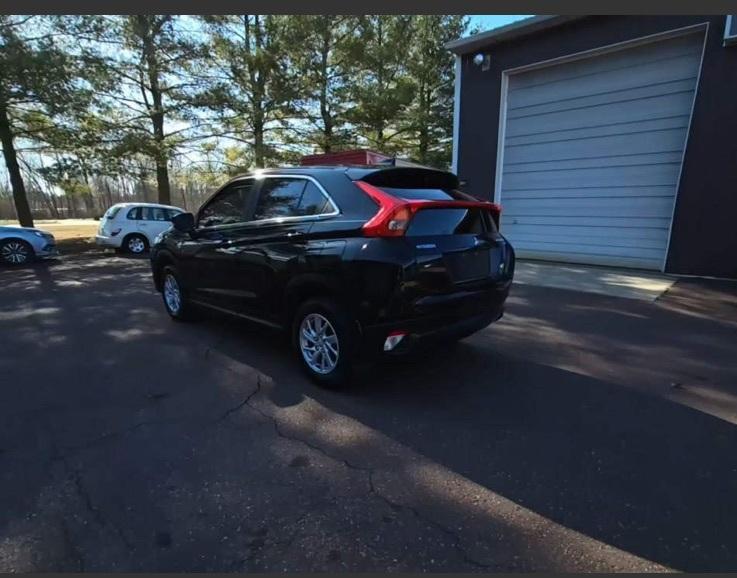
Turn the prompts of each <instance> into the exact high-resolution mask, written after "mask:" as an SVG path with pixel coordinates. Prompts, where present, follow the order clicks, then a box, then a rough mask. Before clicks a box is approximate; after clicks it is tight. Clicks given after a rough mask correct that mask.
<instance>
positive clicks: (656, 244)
mask: <svg viewBox="0 0 737 578" xmlns="http://www.w3.org/2000/svg"><path fill="white" fill-rule="evenodd" d="M516 235H517V236H516V246H517V247H519V246H522V247H526V246H528V247H529V246H536V244H537V243H538V242H539V241H540V238H539V237H538V236H537V235H535V234H531V235H525V234H524V233H517V234H516ZM545 240H546V241H547V242H549V243H553V244H556V245H570V246H572V247H579V246H586V247H597V246H611V247H620V248H622V249H628V248H643V249H652V250H656V251H662V250H663V247H664V246H665V243H664V242H663V241H660V240H654V239H630V238H629V237H624V236H619V235H615V236H613V237H597V236H594V237H585V236H578V237H556V236H552V235H548V236H547V237H546V238H545Z"/></svg>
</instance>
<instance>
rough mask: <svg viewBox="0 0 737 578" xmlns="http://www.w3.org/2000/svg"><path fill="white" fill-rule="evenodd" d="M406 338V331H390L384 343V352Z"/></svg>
mask: <svg viewBox="0 0 737 578" xmlns="http://www.w3.org/2000/svg"><path fill="white" fill-rule="evenodd" d="M406 336H407V332H406V331H392V332H391V333H390V334H389V335H388V337H387V338H386V341H384V351H391V350H392V349H394V348H395V347H396V346H397V345H399V343H400V342H401V341H402V339H404V338H405V337H406Z"/></svg>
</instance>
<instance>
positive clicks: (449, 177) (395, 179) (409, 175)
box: [346, 167, 461, 189]
mask: <svg viewBox="0 0 737 578" xmlns="http://www.w3.org/2000/svg"><path fill="white" fill-rule="evenodd" d="M346 174H347V175H348V177H349V178H350V179H351V180H353V181H359V180H360V181H363V182H364V183H369V184H370V185H374V186H376V187H393V188H397V189H407V188H418V189H433V188H437V189H458V188H459V187H460V185H461V183H460V181H459V180H458V177H457V176H455V175H454V174H453V173H449V172H447V171H438V170H435V169H425V168H417V167H389V168H380V167H377V168H376V169H374V170H371V169H368V170H367V169H348V170H347V171H346Z"/></svg>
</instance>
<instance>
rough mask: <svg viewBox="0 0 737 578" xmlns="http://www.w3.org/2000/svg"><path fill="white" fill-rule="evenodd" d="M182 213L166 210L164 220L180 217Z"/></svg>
mask: <svg viewBox="0 0 737 578" xmlns="http://www.w3.org/2000/svg"><path fill="white" fill-rule="evenodd" d="M181 214H182V211H175V210H174V209H166V220H167V221H171V220H172V219H173V218H174V217H176V216H177V215H181Z"/></svg>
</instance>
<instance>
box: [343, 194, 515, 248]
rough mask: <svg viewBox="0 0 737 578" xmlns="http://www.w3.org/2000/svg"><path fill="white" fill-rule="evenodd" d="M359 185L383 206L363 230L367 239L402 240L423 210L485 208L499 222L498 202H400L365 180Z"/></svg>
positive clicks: (499, 210) (365, 224) (401, 200)
mask: <svg viewBox="0 0 737 578" xmlns="http://www.w3.org/2000/svg"><path fill="white" fill-rule="evenodd" d="M356 185H357V186H358V187H359V188H360V189H361V190H362V191H363V192H364V193H366V194H367V195H368V196H369V197H371V198H372V199H373V200H374V202H375V203H376V204H377V205H379V210H378V211H377V212H376V214H375V215H374V216H373V217H371V218H370V219H369V220H368V221H366V223H364V225H363V227H362V229H363V234H364V235H366V236H367V237H401V236H402V235H404V233H405V232H406V231H407V228H408V227H409V223H410V221H411V220H412V217H413V216H414V215H415V213H416V212H417V211H420V210H423V209H464V208H465V209H481V210H486V211H489V212H490V213H491V215H492V218H493V219H494V221H495V222H496V223H497V224H498V223H499V214H500V213H501V207H500V206H499V205H497V204H495V203H487V202H483V201H457V200H453V201H428V200H421V201H418V200H413V201H407V200H404V199H398V198H397V197H395V196H393V195H390V194H389V193H387V192H385V191H382V190H381V189H380V188H378V187H375V186H373V185H370V184H369V183H366V182H364V181H356Z"/></svg>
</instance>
